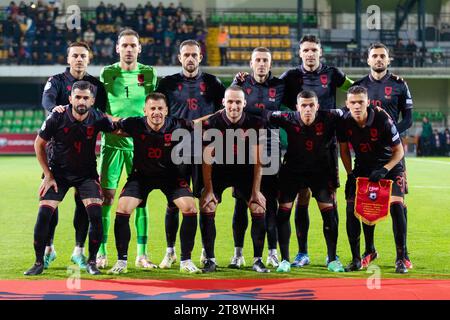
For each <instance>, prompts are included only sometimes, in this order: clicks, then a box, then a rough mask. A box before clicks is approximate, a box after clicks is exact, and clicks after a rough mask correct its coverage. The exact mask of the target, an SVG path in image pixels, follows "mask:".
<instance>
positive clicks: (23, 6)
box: [19, 1, 28, 16]
mask: <svg viewBox="0 0 450 320" xmlns="http://www.w3.org/2000/svg"><path fill="white" fill-rule="evenodd" d="M19 14H23V15H25V16H27V15H28V6H27V5H26V3H25V2H24V1H20V3H19Z"/></svg>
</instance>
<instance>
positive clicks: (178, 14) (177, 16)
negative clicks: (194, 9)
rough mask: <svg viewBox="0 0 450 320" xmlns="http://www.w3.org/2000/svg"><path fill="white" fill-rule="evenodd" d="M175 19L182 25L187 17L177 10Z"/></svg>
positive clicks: (180, 10)
mask: <svg viewBox="0 0 450 320" xmlns="http://www.w3.org/2000/svg"><path fill="white" fill-rule="evenodd" d="M176 18H177V20H178V22H179V23H180V24H184V23H186V22H187V20H188V16H187V15H186V12H184V11H183V9H181V8H178V9H177V14H176Z"/></svg>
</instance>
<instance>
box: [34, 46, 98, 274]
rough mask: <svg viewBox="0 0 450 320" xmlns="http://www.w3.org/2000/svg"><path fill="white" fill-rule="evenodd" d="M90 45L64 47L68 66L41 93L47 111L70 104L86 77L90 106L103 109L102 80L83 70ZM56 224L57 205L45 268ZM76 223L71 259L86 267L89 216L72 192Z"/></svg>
mask: <svg viewBox="0 0 450 320" xmlns="http://www.w3.org/2000/svg"><path fill="white" fill-rule="evenodd" d="M89 54H90V48H89V46H88V45H87V44H86V43H84V42H73V43H71V44H70V45H69V46H68V48H67V63H68V64H69V67H67V68H66V70H65V71H64V72H62V73H59V74H56V75H54V76H51V77H50V78H49V79H48V80H47V83H46V85H45V87H44V92H43V93H42V107H43V108H44V109H45V110H46V111H48V112H53V111H57V112H63V111H64V110H65V106H66V105H68V104H69V96H70V93H71V90H72V86H73V84H74V83H75V82H76V81H79V80H85V81H88V82H90V83H91V84H92V90H93V93H94V97H95V102H94V105H93V107H94V108H95V109H98V110H100V111H102V112H104V111H105V110H106V91H105V88H104V87H103V84H102V83H101V82H100V80H98V79H97V78H95V77H94V76H91V75H90V74H88V73H87V72H86V68H87V66H88V64H89ZM57 224H58V208H56V209H55V212H54V213H53V215H52V219H51V221H50V230H49V238H48V240H47V246H46V247H45V255H44V268H45V269H46V268H48V267H49V265H50V263H51V262H52V261H54V260H55V259H56V251H55V248H54V246H53V238H54V235H55V228H56V225H57ZM73 225H74V227H75V249H74V251H73V254H72V256H71V260H72V262H74V263H76V264H78V266H79V267H80V268H86V257H85V256H84V243H85V241H86V237H87V234H88V228H89V220H88V216H87V213H86V209H85V208H84V204H83V202H82V201H81V198H80V196H79V195H78V194H77V193H75V215H74V219H73Z"/></svg>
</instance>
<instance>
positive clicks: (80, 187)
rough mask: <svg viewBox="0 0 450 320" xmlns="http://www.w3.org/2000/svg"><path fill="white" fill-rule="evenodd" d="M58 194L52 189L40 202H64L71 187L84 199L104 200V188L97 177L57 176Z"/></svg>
mask: <svg viewBox="0 0 450 320" xmlns="http://www.w3.org/2000/svg"><path fill="white" fill-rule="evenodd" d="M55 180H56V184H57V185H58V192H56V191H55V190H54V189H53V188H50V189H49V190H48V191H47V193H46V194H45V195H44V196H42V197H41V198H40V200H55V201H62V200H63V199H64V197H65V196H66V193H67V191H69V189H70V188H71V187H74V188H75V191H76V192H77V193H78V194H79V195H80V198H81V200H84V199H90V198H94V199H103V194H102V188H101V187H100V183H99V181H98V178H97V177H91V178H86V177H77V176H64V177H62V176H55Z"/></svg>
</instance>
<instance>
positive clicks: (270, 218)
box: [229, 47, 284, 268]
mask: <svg viewBox="0 0 450 320" xmlns="http://www.w3.org/2000/svg"><path fill="white" fill-rule="evenodd" d="M271 65H272V55H271V53H270V50H269V49H267V48H264V47H258V48H255V49H254V50H253V52H252V56H251V60H250V67H251V68H252V74H251V75H249V76H247V77H244V78H243V79H242V81H240V80H239V78H238V77H237V78H236V79H235V80H234V81H233V84H235V85H238V86H240V87H241V88H242V89H244V93H245V100H246V101H247V106H246V107H245V109H244V111H245V112H250V111H252V110H254V109H258V110H260V109H264V110H269V111H278V110H280V106H281V103H282V102H283V97H284V82H283V80H280V79H279V78H277V77H274V76H273V75H272V72H271V71H270V69H271ZM277 128H278V126H276V125H274V124H272V125H269V126H268V129H277ZM273 133H274V134H276V131H274V132H273ZM267 138H268V140H269V141H270V139H271V138H272V139H277V141H279V137H274V136H272V135H271V133H269V132H268V137H267ZM277 148H278V149H277V150H273V151H272V150H271V143H268V144H267V151H266V152H267V155H268V156H269V157H270V156H271V155H273V156H274V158H277V159H278V161H279V159H280V150H279V148H280V147H279V145H278V144H277ZM278 167H279V165H277V168H278ZM277 173H278V170H277V172H274V173H273V174H271V175H263V177H262V181H261V192H262V193H263V195H264V197H265V198H266V204H267V207H266V218H265V219H266V231H267V243H268V249H269V252H268V257H267V263H266V264H267V265H268V266H269V265H272V266H273V267H278V264H279V260H278V254H277V227H276V213H277V192H278V190H277ZM234 196H236V195H234ZM235 198H236V197H235ZM247 226H248V215H247V202H246V201H245V200H244V199H242V198H236V202H235V207H234V215H233V238H234V256H233V257H232V258H231V263H230V265H229V267H230V268H240V267H241V266H244V265H245V260H244V256H243V253H242V248H243V246H244V236H245V231H246V230H247Z"/></svg>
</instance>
